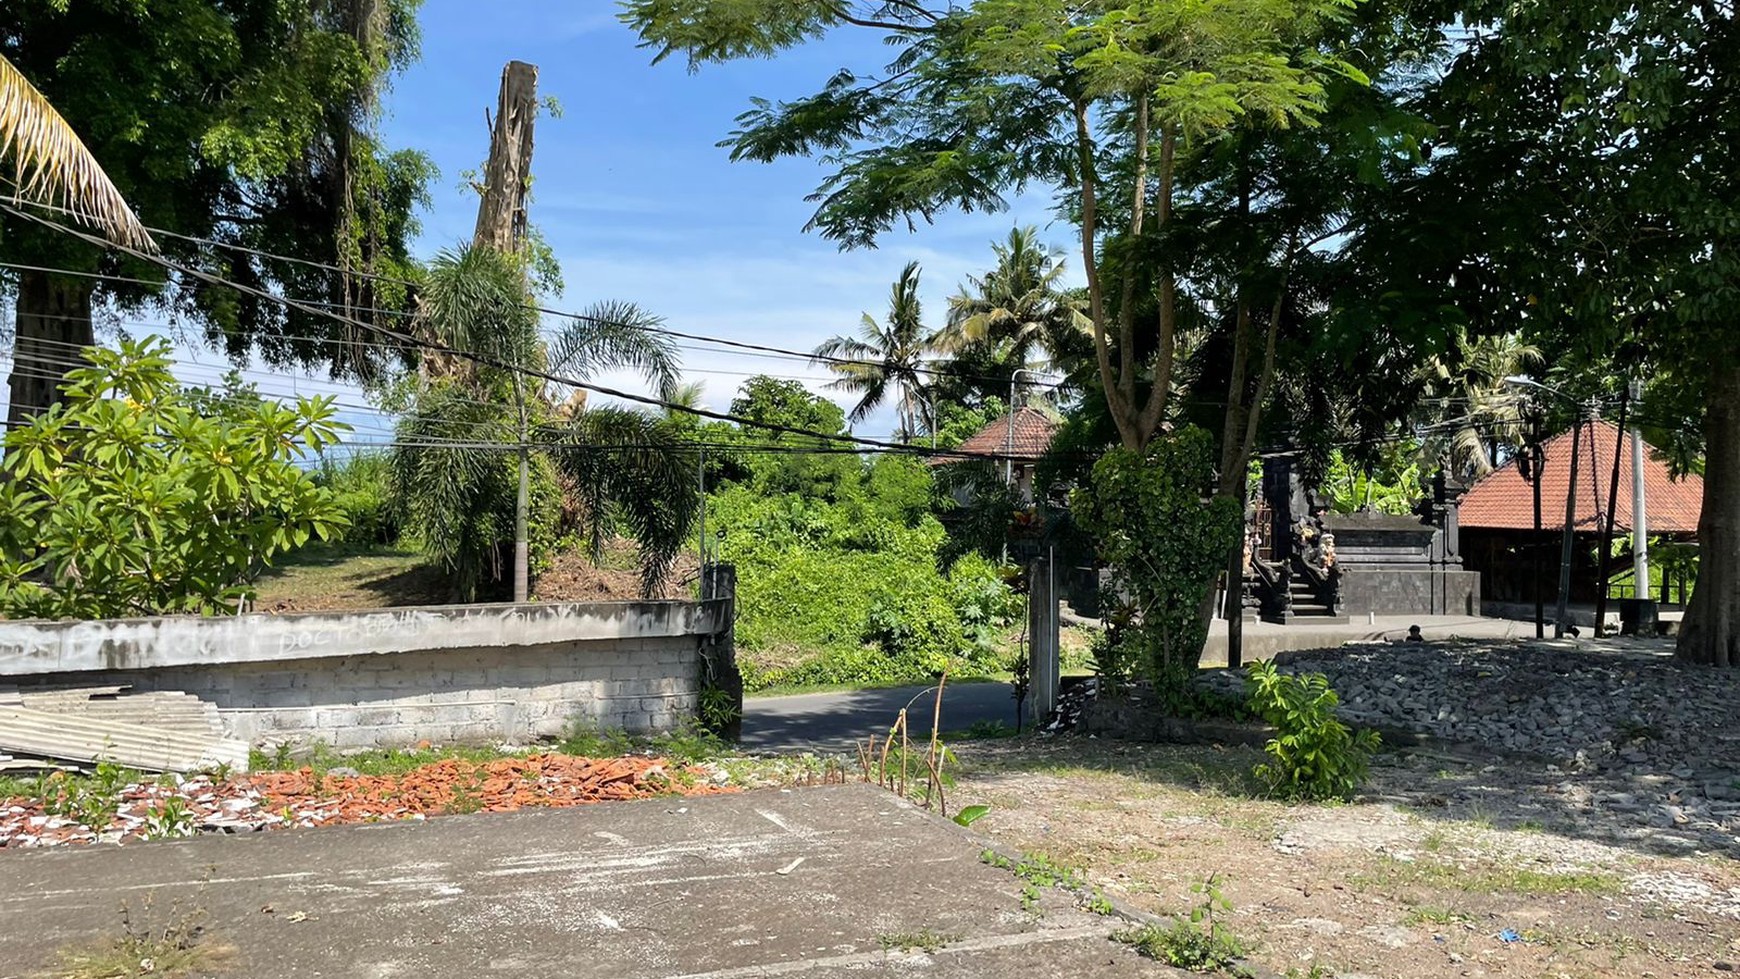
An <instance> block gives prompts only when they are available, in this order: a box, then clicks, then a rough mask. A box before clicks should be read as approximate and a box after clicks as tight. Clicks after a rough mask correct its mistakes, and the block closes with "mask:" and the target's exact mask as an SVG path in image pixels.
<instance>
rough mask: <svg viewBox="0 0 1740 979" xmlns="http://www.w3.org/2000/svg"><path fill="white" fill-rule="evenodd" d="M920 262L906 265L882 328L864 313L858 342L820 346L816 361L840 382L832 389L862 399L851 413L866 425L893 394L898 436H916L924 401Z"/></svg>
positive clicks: (926, 342)
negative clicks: (919, 289) (837, 377)
mask: <svg viewBox="0 0 1740 979" xmlns="http://www.w3.org/2000/svg"><path fill="white" fill-rule="evenodd" d="M918 276H919V269H918V263H917V262H908V263H907V266H906V268H905V269H903V270H902V271H901V273H900V278H899V279H897V280H895V283H894V289H893V292H892V294H891V295H890V297H889V303H888V316H887V318H886V319H885V320H884V321H883V322H881V323H878V322H877V321H876V319H875V317H873V316H871V315H870V314H869V313H865V314H864V316H863V319H861V320H860V321H859V324H858V336H857V337H844V336H836V337H833V338H831V339H829V340H826V341H824V342H823V343H822V344H821V345H820V346H818V347H816V351H815V357H816V359H817V360H818V361H820V362H823V363H826V365H827V367H828V369H829V370H831V371H833V372H834V373H835V374H837V375H839V379H838V380H836V381H834V382H832V383H830V384H829V385H828V386H829V387H831V388H834V389H836V390H840V391H848V392H851V393H852V394H855V395H857V396H858V403H857V404H856V405H854V406H853V407H852V410H851V412H850V413H849V414H848V416H847V417H849V418H850V419H851V420H852V421H854V422H860V421H863V420H864V419H865V418H866V417H868V416H869V415H870V413H871V412H873V411H875V410H876V409H877V407H878V406H880V405H881V404H882V402H883V401H886V400H887V399H888V396H889V395H890V394H891V393H892V394H894V395H895V413H896V416H897V418H898V420H899V426H900V434H901V436H902V437H903V438H912V437H913V436H914V435H916V434H917V433H918V422H919V406H920V404H921V402H922V401H923V396H924V383H923V380H922V379H921V371H922V369H923V367H924V357H925V355H926V354H927V353H929V352H930V350H931V343H930V339H929V338H928V337H926V336H925V330H924V315H923V308H922V306H921V304H920V303H919V299H918Z"/></svg>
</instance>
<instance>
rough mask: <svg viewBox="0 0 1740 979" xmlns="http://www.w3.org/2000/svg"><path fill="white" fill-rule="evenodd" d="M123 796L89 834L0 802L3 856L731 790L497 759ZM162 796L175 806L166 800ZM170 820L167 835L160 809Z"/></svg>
mask: <svg viewBox="0 0 1740 979" xmlns="http://www.w3.org/2000/svg"><path fill="white" fill-rule="evenodd" d="M170 781H172V782H173V784H166V783H165V780H160V779H152V780H150V781H146V782H139V783H136V784H132V785H128V786H126V787H124V788H122V789H121V790H120V792H119V795H118V798H117V799H116V805H115V806H114V809H113V815H112V816H111V817H110V818H109V823H108V825H104V826H89V825H86V824H85V823H84V822H82V821H81V819H80V814H79V813H78V812H76V811H68V807H66V806H64V805H60V806H53V807H52V811H51V807H49V806H46V805H44V802H43V800H41V799H30V798H15V799H3V800H0V848H9V847H22V846H60V845H65V844H72V843H91V842H97V841H113V842H124V841H129V840H137V839H146V838H150V837H152V836H153V835H192V834H193V833H197V832H226V833H236V832H252V831H258V830H266V829H282V828H288V827H293V826H301V827H311V826H330V825H337V824H343V823H373V822H388V821H394V820H405V819H411V820H417V819H426V818H428V817H430V816H441V815H450V814H457V813H471V812H512V811H514V810H517V809H529V808H539V807H541V808H562V807H567V806H581V805H589V804H591V803H594V802H613V801H624V800H629V799H646V798H653V797H656V796H670V795H685V796H693V795H717V794H719V793H724V792H735V791H737V789H736V788H735V787H734V786H730V785H727V784H725V782H726V779H725V776H724V775H723V773H721V772H719V771H718V770H716V769H713V768H710V767H707V766H690V765H681V764H674V763H672V762H670V761H667V760H665V759H663V758H645V757H639V756H626V757H622V758H583V757H579V756H575V755H560V754H540V755H529V756H525V757H517V758H501V759H496V760H493V761H481V762H480V761H468V760H465V759H460V758H447V759H443V760H441V761H436V762H431V763H429V764H427V765H422V766H420V767H418V768H415V769H412V770H410V771H408V772H405V773H403V774H398V775H350V774H345V775H332V774H327V773H317V772H315V771H313V770H312V769H308V768H304V769H301V770H300V771H293V772H265V773H259V774H254V775H240V776H235V777H232V778H230V779H228V780H226V781H215V780H213V779H212V778H211V777H210V776H206V775H197V776H192V777H189V778H178V777H174V776H172V777H171V778H170ZM168 800H175V801H173V802H170V801H168ZM166 811H173V812H175V813H177V814H178V815H177V819H176V820H175V822H176V824H177V825H176V826H175V829H174V831H172V832H168V833H166V832H165V822H166V819H165V817H164V815H163V814H164V813H165V812H166Z"/></svg>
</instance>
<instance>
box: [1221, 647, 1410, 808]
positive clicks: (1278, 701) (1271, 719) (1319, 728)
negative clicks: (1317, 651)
mask: <svg viewBox="0 0 1740 979" xmlns="http://www.w3.org/2000/svg"><path fill="white" fill-rule="evenodd" d="M1245 683H1246V687H1247V689H1248V691H1249V693H1250V704H1251V709H1252V710H1254V711H1256V713H1257V716H1259V717H1261V718H1262V719H1263V720H1264V721H1266V722H1268V723H1269V724H1271V725H1273V726H1274V727H1275V729H1276V731H1277V734H1276V736H1275V737H1273V738H1270V739H1269V742H1268V744H1266V745H1265V746H1264V747H1263V750H1264V752H1265V753H1267V754H1268V756H1269V759H1270V760H1269V761H1268V762H1267V763H1264V764H1261V765H1258V766H1257V767H1256V769H1255V774H1256V776H1257V778H1259V779H1261V780H1262V781H1263V782H1264V784H1266V785H1267V786H1268V787H1269V790H1270V791H1271V792H1273V793H1275V794H1276V795H1279V796H1281V797H1282V798H1285V799H1295V800H1327V799H1340V800H1347V799H1351V798H1353V794H1354V793H1355V792H1357V791H1358V790H1359V786H1360V783H1361V782H1363V781H1364V780H1365V774H1366V770H1367V768H1368V767H1369V766H1370V762H1371V756H1372V754H1373V753H1375V752H1376V751H1377V750H1378V747H1379V744H1380V739H1379V737H1378V733H1377V732H1376V731H1372V730H1362V731H1360V732H1359V733H1357V734H1355V733H1354V732H1353V731H1352V730H1351V729H1350V728H1348V726H1347V725H1346V724H1343V723H1342V722H1341V721H1340V720H1339V719H1337V718H1336V716H1335V708H1336V706H1337V705H1338V704H1340V703H1341V699H1340V698H1339V697H1337V696H1336V695H1335V691H1334V690H1332V689H1330V687H1329V680H1328V679H1327V678H1326V677H1324V676H1323V675H1322V674H1321V673H1313V674H1309V675H1307V676H1304V677H1294V676H1290V675H1288V674H1285V673H1282V672H1280V671H1279V670H1277V669H1275V666H1274V664H1272V663H1257V664H1254V665H1252V666H1251V667H1250V671H1249V673H1248V674H1247V675H1246V678H1245Z"/></svg>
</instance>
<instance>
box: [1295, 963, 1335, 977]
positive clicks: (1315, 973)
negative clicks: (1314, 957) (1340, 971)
mask: <svg viewBox="0 0 1740 979" xmlns="http://www.w3.org/2000/svg"><path fill="white" fill-rule="evenodd" d="M1283 979H1334V973H1332V972H1330V971H1329V970H1328V969H1327V968H1325V967H1324V965H1323V963H1321V962H1313V963H1311V968H1309V969H1306V970H1303V971H1301V970H1300V968H1299V967H1298V966H1293V967H1292V968H1290V969H1288V970H1287V974H1286V976H1284V977H1283Z"/></svg>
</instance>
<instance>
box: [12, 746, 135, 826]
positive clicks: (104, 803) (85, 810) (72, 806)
mask: <svg viewBox="0 0 1740 979" xmlns="http://www.w3.org/2000/svg"><path fill="white" fill-rule="evenodd" d="M138 777H139V773H138V772H135V771H132V770H130V769H125V768H122V767H120V766H119V765H116V764H115V763H114V762H112V761H109V760H108V759H102V760H100V761H98V762H97V766H96V768H95V769H93V770H92V772H91V774H90V775H89V776H85V777H79V776H73V775H69V774H68V773H66V772H54V773H52V774H49V775H45V776H42V777H41V778H39V779H38V780H37V784H36V787H35V791H34V792H33V793H32V795H34V796H35V797H36V798H38V799H41V800H42V808H43V810H44V811H45V812H47V813H49V814H50V815H54V816H62V817H64V818H67V819H71V820H74V821H76V822H78V823H79V824H80V825H82V826H84V827H86V828H87V829H90V830H94V831H95V832H98V833H101V832H104V831H105V830H107V829H108V828H109V824H110V823H111V822H114V819H115V814H116V813H117V812H119V811H120V809H121V793H122V791H123V790H124V789H126V787H127V786H128V785H129V784H130V783H132V782H134V781H136V780H137V779H138Z"/></svg>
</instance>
